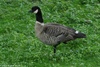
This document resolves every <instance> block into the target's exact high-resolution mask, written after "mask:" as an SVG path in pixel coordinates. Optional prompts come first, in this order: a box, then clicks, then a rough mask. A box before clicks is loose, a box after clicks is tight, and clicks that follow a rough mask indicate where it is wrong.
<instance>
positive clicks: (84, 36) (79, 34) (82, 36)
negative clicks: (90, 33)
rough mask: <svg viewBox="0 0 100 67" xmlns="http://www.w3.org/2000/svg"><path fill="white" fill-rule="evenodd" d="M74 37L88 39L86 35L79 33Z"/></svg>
mask: <svg viewBox="0 0 100 67" xmlns="http://www.w3.org/2000/svg"><path fill="white" fill-rule="evenodd" d="M74 37H75V38H86V34H84V33H81V32H79V33H77V34H75V36H74Z"/></svg>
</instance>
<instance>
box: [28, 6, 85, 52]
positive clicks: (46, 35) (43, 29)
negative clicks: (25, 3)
mask: <svg viewBox="0 0 100 67" xmlns="http://www.w3.org/2000/svg"><path fill="white" fill-rule="evenodd" d="M29 12H30V13H34V14H35V15H36V23H35V33H36V37H37V38H38V39H39V40H40V41H42V42H43V43H44V44H47V45H51V46H53V47H54V48H53V52H54V54H55V53H56V48H57V46H58V45H59V44H60V43H65V44H66V43H67V42H68V41H71V40H75V39H77V38H86V34H84V33H81V32H79V31H77V30H75V29H73V28H70V27H67V26H63V25H61V24H57V23H47V24H44V21H43V17H42V12H41V9H40V8H39V7H38V6H33V7H32V8H31V10H30V11H29Z"/></svg>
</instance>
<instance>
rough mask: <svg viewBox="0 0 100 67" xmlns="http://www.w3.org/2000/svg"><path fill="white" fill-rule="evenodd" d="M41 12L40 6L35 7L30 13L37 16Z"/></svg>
mask: <svg viewBox="0 0 100 67" xmlns="http://www.w3.org/2000/svg"><path fill="white" fill-rule="evenodd" d="M39 10H40V8H39V7H38V6H33V7H32V8H31V10H30V11H29V12H30V13H35V14H37V13H38V12H39Z"/></svg>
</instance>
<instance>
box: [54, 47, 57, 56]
mask: <svg viewBox="0 0 100 67" xmlns="http://www.w3.org/2000/svg"><path fill="white" fill-rule="evenodd" d="M56 47H57V46H54V54H55V53H56Z"/></svg>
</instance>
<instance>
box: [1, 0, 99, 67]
mask: <svg viewBox="0 0 100 67" xmlns="http://www.w3.org/2000/svg"><path fill="white" fill-rule="evenodd" d="M34 5H37V6H39V7H40V8H41V9H42V12H43V18H44V21H45V23H46V22H48V23H49V22H57V23H60V24H63V25H66V26H69V27H72V28H75V29H77V30H79V31H81V32H84V33H85V34H86V35H87V38H85V39H77V40H75V41H70V42H68V43H67V44H63V43H62V44H61V45H59V46H58V47H57V54H56V55H55V56H53V48H52V47H50V46H48V45H45V44H43V43H42V42H40V41H39V40H38V39H37V38H36V37H35V31H34V24H35V16H34V15H33V14H32V15H31V14H30V13H28V11H29V10H30V9H31V7H32V6H34ZM47 66H48V67H100V1H99V0H0V67H47Z"/></svg>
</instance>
